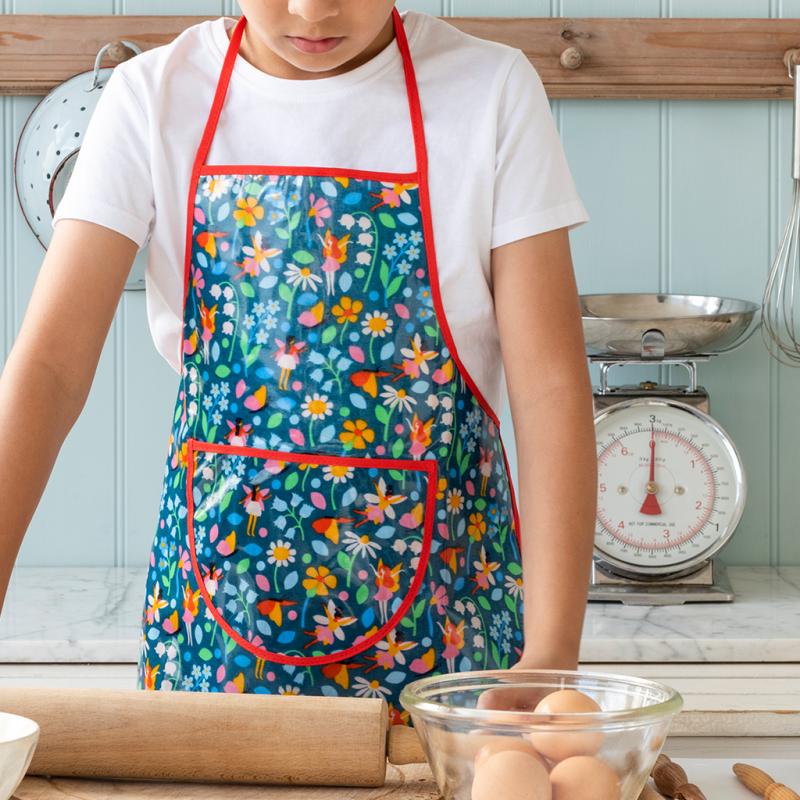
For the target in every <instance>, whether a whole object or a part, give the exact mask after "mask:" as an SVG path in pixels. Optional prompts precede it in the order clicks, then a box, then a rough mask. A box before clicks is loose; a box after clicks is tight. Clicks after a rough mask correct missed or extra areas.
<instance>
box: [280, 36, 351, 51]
mask: <svg viewBox="0 0 800 800" xmlns="http://www.w3.org/2000/svg"><path fill="white" fill-rule="evenodd" d="M286 38H287V39H288V40H289V41H290V42H291V43H292V44H293V45H294V47H296V48H297V49H298V50H299V51H300V52H301V53H329V52H330V51H331V50H333V48H334V47H337V46H338V45H339V44H340V43H341V41H342V40H343V39H344V37H343V36H328V37H327V38H325V39H306V38H305V37H304V36H287V37H286Z"/></svg>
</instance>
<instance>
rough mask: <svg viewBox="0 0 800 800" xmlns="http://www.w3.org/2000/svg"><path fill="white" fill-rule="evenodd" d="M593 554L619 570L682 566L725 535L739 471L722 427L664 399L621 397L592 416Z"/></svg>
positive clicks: (680, 569) (649, 571)
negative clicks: (594, 455)
mask: <svg viewBox="0 0 800 800" xmlns="http://www.w3.org/2000/svg"><path fill="white" fill-rule="evenodd" d="M595 431H596V434H597V458H598V502H597V522H596V526H595V556H596V557H597V558H598V559H599V560H600V561H602V562H604V563H605V564H607V565H609V566H610V567H612V568H613V569H615V570H616V571H619V572H622V573H623V574H627V575H633V576H634V577H635V576H641V575H651V576H664V575H668V574H679V573H684V572H689V571H691V570H692V568H694V567H696V566H698V565H699V564H702V563H703V562H704V561H706V560H707V559H709V558H710V557H711V556H712V555H713V554H714V553H716V552H717V551H718V550H719V549H720V548H721V547H722V546H723V545H724V544H725V543H726V542H727V541H728V539H729V538H730V537H731V535H732V534H733V531H734V529H735V528H736V525H737V523H738V522H739V520H740V518H741V515H742V510H743V508H744V497H745V478H744V470H743V468H742V462H741V459H740V457H739V454H738V452H737V450H736V448H735V446H734V444H733V442H732V441H731V439H730V437H729V436H728V434H727V433H725V431H724V430H723V429H722V428H721V427H720V426H719V425H718V424H717V423H716V422H715V421H714V420H713V419H712V418H711V417H710V416H708V414H705V413H703V412H702V411H700V410H698V409H696V408H694V407H693V406H690V405H687V404H686V403H681V402H679V401H675V400H670V399H651V398H637V399H633V400H627V401H624V402H621V403H619V404H617V405H614V406H611V407H610V408H608V409H606V410H604V411H602V412H601V413H599V414H597V415H596V416H595Z"/></svg>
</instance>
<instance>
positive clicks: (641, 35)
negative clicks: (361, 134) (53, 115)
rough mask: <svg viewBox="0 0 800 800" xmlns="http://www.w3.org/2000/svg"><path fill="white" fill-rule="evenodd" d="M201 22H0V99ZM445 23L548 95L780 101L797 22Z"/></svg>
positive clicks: (42, 89) (12, 18)
mask: <svg viewBox="0 0 800 800" xmlns="http://www.w3.org/2000/svg"><path fill="white" fill-rule="evenodd" d="M202 19H208V17H201V16H77V15H47V14H41V15H40V14H5V15H0V94H25V95H30V94H45V93H46V92H48V91H49V90H50V89H51V88H52V87H53V86H55V85H56V84H57V83H60V82H61V81H63V80H65V79H66V78H68V77H70V76H72V75H74V74H76V73H78V72H83V71H85V70H89V69H91V68H92V65H93V63H94V58H95V55H96V54H97V52H98V51H99V50H100V48H101V47H102V46H103V45H104V44H107V43H109V42H112V41H117V40H120V39H129V40H132V41H134V42H136V43H137V44H138V45H139V46H140V47H141V48H142V49H148V48H151V47H155V46H157V45H161V44H165V43H166V42H169V41H171V40H172V39H173V38H174V37H175V36H177V35H178V34H179V33H180V32H181V31H182V30H183V29H184V28H186V27H188V26H189V25H192V24H194V23H196V22H199V21H200V20H202ZM447 19H448V22H450V23H452V24H453V25H455V26H457V27H458V28H460V29H461V30H464V31H466V32H468V33H471V34H473V35H475V36H480V37H482V38H486V39H493V40H495V41H498V42H504V43H506V44H509V45H512V46H514V47H518V48H520V49H521V50H522V51H523V52H525V54H526V55H527V56H528V58H530V60H531V62H532V63H533V64H534V66H535V67H536V69H537V70H538V71H539V74H540V75H541V77H542V80H543V81H544V84H545V87H546V89H547V92H548V95H549V96H550V97H551V98H568V97H574V98H670V99H692V98H694V99H704V100H708V99H725V98H739V99H756V98H761V99H764V98H773V99H774V98H788V97H791V96H792V80H791V78H790V76H789V71H788V68H787V64H785V63H784V59H785V58H787V59H789V60H790V61H791V59H792V58H794V59H795V61H794V62H793V63H797V61H796V59H797V58H798V56H800V50H796V49H797V48H800V20H796V19H783V20H779V19H651V18H603V17H591V18H583V19H566V18H561V17H542V18H539V17H537V18H528V17H525V18H485V17H451V18H447ZM787 53H789V54H790V55H789V56H787ZM108 63H113V62H110V61H109V62H108Z"/></svg>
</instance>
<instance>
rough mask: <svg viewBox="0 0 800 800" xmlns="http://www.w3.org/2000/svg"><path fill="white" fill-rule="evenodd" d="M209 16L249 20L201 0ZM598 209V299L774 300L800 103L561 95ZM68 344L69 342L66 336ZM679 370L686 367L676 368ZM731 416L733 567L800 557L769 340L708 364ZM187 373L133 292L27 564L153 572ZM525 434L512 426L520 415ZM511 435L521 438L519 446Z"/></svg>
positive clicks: (797, 428) (787, 420) (493, 0)
mask: <svg viewBox="0 0 800 800" xmlns="http://www.w3.org/2000/svg"><path fill="white" fill-rule="evenodd" d="M400 5H401V7H411V8H415V9H418V10H422V11H426V12H429V13H434V14H440V15H458V16H471V15H514V16H516V15H525V16H572V17H576V16H641V17H643V16H648V17H659V16H661V17H710V16H726V17H737V16H738V17H774V18H776V17H783V18H797V17H800V0H408V2H405V3H401V4H400ZM0 9H2V11H3V13H62V14H63V13H78V14H81V13H97V14H109V13H114V14H153V13H185V11H186V4H185V3H184V2H182V1H181V0H0ZM192 13H197V14H219V13H224V14H229V15H233V14H235V13H236V11H235V6H234V2H233V0H196V2H195V3H193V4H192ZM34 104H35V98H3V99H2V103H1V105H0V107H1V109H2V117H1V118H0V135H1V136H2V153H3V159H2V162H3V163H2V166H3V172H2V181H3V183H2V197H3V205H2V211H0V224H1V225H2V240H1V241H0V247H2V248H3V249H2V297H3V302H2V305H0V313H2V320H0V336H2V347H3V350H2V354H3V356H4V355H5V354H7V353H8V350H9V349H10V347H11V344H12V342H13V340H14V336H15V333H16V331H17V330H18V327H19V324H20V321H21V319H22V316H23V314H24V311H25V307H26V304H27V301H28V297H29V295H30V290H31V287H32V285H33V281H34V277H35V273H36V269H37V267H38V265H39V263H40V262H41V258H42V252H41V249H40V247H39V245H38V244H37V243H36V241H35V240H34V238H33V236H32V235H31V234H30V232H29V231H28V229H27V228H26V226H25V223H24V221H23V219H22V217H21V214H20V213H19V212H18V209H17V206H16V202H15V199H14V190H13V179H12V169H11V165H12V157H13V152H14V144H15V142H16V138H17V135H18V133H19V130H20V128H21V126H22V124H23V122H24V121H25V118H26V117H27V115H28V114H29V112H30V110H31V108H32V107H33V105H34ZM552 106H553V111H554V114H555V116H556V120H557V123H558V126H559V130H560V131H561V135H562V139H563V141H564V145H565V147H566V151H567V156H568V158H569V161H570V165H571V167H572V171H573V174H574V176H575V180H576V183H577V185H578V189H579V191H580V193H581V196H582V198H583V200H584V202H585V204H586V206H587V208H588V210H589V213H590V215H591V217H592V220H591V222H590V223H589V224H588V225H586V226H584V227H583V228H581V229H579V230H577V231H575V232H573V234H572V240H571V241H572V250H573V258H574V262H575V270H576V274H577V278H578V283H579V288H580V290H581V291H583V292H605V291H655V290H659V291H673V292H691V293H713V294H723V295H731V296H735V297H742V298H747V299H751V300H759V299H760V296H761V290H762V285H763V282H764V279H765V276H766V272H767V268H768V265H769V262H770V260H771V257H772V254H773V251H774V249H775V246H776V242H777V240H778V237H779V234H780V232H781V230H782V228H783V224H784V221H785V217H786V213H787V210H788V197H789V184H790V181H789V178H788V175H789V166H790V147H791V131H790V124H791V109H790V104H789V103H788V102H780V101H750V100H748V101H708V102H702V101H686V102H683V101H658V100H650V101H631V100H620V101H606V100H603V101H596V100H595V101H554V102H553V104H552ZM56 343H57V336H54V339H53V344H54V346H56ZM676 377H677V376H676ZM700 378H701V382H702V383H703V384H704V385H705V386H706V387H707V388H708V389H709V391H710V392H711V395H712V410H713V412H714V414H715V416H716V417H717V418H718V419H719V420H720V422H721V423H722V424H723V426H725V427H726V428H727V429H728V430H729V431H730V432H731V434H732V435H733V437H734V439H735V441H736V442H737V444H738V446H739V448H740V450H741V453H742V455H743V458H744V461H745V466H746V469H747V473H748V476H749V479H750V492H749V497H748V505H747V510H746V512H745V516H744V519H743V521H742V524H741V526H740V529H739V532H738V533H737V536H736V538H735V540H734V541H733V543H732V544H731V545H730V546H729V548H728V549H727V550H726V555H725V559H726V561H728V562H729V563H736V564H799V563H800V535H798V529H797V528H798V526H797V520H798V517H799V515H800V492H798V491H797V489H796V486H797V483H798V479H799V478H800V457H798V453H800V419H798V413H797V410H798V408H799V407H800V402H798V397H799V396H800V375H799V374H798V373H797V372H794V371H791V370H787V369H784V368H779V367H778V366H777V365H776V364H775V363H774V362H772V361H770V360H769V359H768V357H767V354H766V351H765V350H764V347H763V345H762V344H761V342H760V340H759V339H758V338H754V339H752V340H751V341H750V342H749V343H748V345H746V346H745V347H744V348H743V349H742V350H741V351H738V352H736V353H733V354H731V355H729V356H726V357H724V358H723V359H722V360H719V361H717V362H716V363H711V364H707V365H701V366H700ZM175 386H176V377H175V375H174V373H172V371H171V370H170V369H169V368H168V367H167V366H166V365H165V364H164V363H163V362H162V361H161V360H160V359H159V357H158V356H157V355H156V353H155V350H154V348H153V345H152V343H151V340H150V337H149V333H148V330H147V327H146V319H145V309H144V296H143V293H139V292H132V293H126V295H125V297H124V299H123V301H122V303H121V305H120V309H119V312H118V314H117V317H116V319H115V321H114V324H113V327H112V331H111V333H110V335H109V339H108V342H107V344H106V347H105V350H104V352H103V356H102V359H101V362H100V365H99V368H98V371H97V377H96V379H95V384H94V387H93V389H92V392H91V397H90V399H89V402H88V404H87V406H86V410H85V411H84V414H83V415H82V417H81V419H80V420H79V422H78V424H77V425H76V426H75V428H74V430H73V432H72V434H71V435H70V437H69V439H68V441H67V442H66V444H65V446H64V448H63V450H62V452H61V455H60V457H59V460H58V463H57V465H56V468H55V470H54V473H53V476H52V479H51V480H50V483H49V486H48V488H47V491H46V493H45V496H44V499H43V500H42V503H41V505H40V507H39V510H38V512H37V514H36V516H35V518H34V521H33V524H32V526H31V529H30V531H29V533H28V535H27V537H26V539H25V541H24V543H23V546H22V550H21V552H20V556H19V559H18V562H17V563H18V564H20V565H64V566H69V565H77V564H93V565H100V564H119V565H124V564H130V565H144V564H145V563H146V558H147V553H148V549H149V546H150V541H151V538H152V534H153V525H154V523H155V519H156V511H157V504H158V494H159V489H160V474H161V466H162V460H163V456H164V453H165V447H166V436H167V433H168V430H167V429H168V419H167V418H168V416H169V413H168V411H167V410H166V409H168V408H169V407H170V404H171V403H172V399H173V393H174V391H175ZM505 424H506V426H507V429H508V430H509V432H510V429H511V424H510V420H509V419H508V418H507V415H506V422H505ZM511 438H512V437H510V436H507V439H508V440H509V444H511V445H512V449H513V441H511Z"/></svg>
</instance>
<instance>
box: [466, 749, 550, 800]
mask: <svg viewBox="0 0 800 800" xmlns="http://www.w3.org/2000/svg"><path fill="white" fill-rule="evenodd" d="M552 797H553V792H552V789H551V788H550V778H549V777H548V775H547V770H546V769H545V768H544V767H543V766H542V762H541V761H539V759H538V758H536V756H532V755H530V754H528V753H523V752H520V751H519V750H504V751H502V752H500V753H494V754H493V755H490V756H488V757H487V758H486V759H485V760H484V761H482V762H481V764H480V766H476V768H475V778H474V780H473V781H472V800H501V798H502V800H552Z"/></svg>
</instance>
